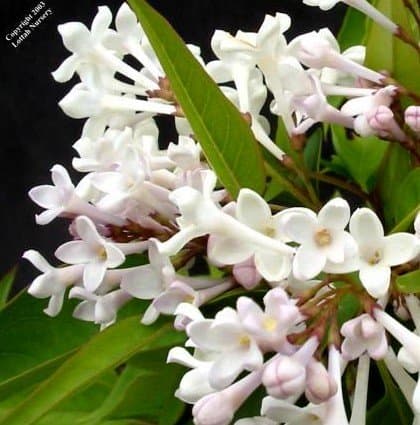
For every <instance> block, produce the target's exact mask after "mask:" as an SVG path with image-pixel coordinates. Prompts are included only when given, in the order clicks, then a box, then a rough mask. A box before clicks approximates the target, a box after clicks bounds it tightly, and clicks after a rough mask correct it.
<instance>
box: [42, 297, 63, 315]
mask: <svg viewBox="0 0 420 425" xmlns="http://www.w3.org/2000/svg"><path fill="white" fill-rule="evenodd" d="M63 301H64V291H62V292H59V293H57V294H54V295H52V296H51V298H50V301H49V302H48V307H47V308H45V309H44V313H45V314H47V315H48V316H50V317H55V316H57V315H58V313H60V311H61V308H62V307H63Z"/></svg>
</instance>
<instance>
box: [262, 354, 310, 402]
mask: <svg viewBox="0 0 420 425" xmlns="http://www.w3.org/2000/svg"><path fill="white" fill-rule="evenodd" d="M305 378H306V374H305V367H304V366H303V365H302V364H301V363H300V362H298V361H297V360H295V359H293V358H291V357H279V358H278V359H276V360H274V361H273V362H271V363H270V364H268V365H267V367H266V368H265V370H264V374H263V378H262V382H263V384H264V386H265V387H266V389H267V393H268V394H269V395H271V396H273V397H276V398H281V399H284V398H287V397H290V396H292V395H296V394H300V393H302V392H303V391H304V389H305Z"/></svg>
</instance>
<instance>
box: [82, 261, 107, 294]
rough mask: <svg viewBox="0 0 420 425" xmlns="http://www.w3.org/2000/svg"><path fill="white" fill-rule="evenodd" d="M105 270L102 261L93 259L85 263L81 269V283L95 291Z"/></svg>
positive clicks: (89, 289)
mask: <svg viewBox="0 0 420 425" xmlns="http://www.w3.org/2000/svg"><path fill="white" fill-rule="evenodd" d="M105 272H106V266H105V263H104V262H99V261H95V262H93V263H89V264H86V266H85V269H84V270H83V284H84V286H85V288H86V289H87V290H88V291H91V292H93V291H95V290H96V289H97V288H98V287H99V285H100V284H101V282H102V280H103V278H104V276H105Z"/></svg>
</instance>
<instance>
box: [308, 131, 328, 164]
mask: <svg viewBox="0 0 420 425" xmlns="http://www.w3.org/2000/svg"><path fill="white" fill-rule="evenodd" d="M323 139H324V137H323V131H322V128H321V127H319V128H317V129H316V130H315V131H314V132H313V133H312V134H311V135H310V136H309V138H308V140H307V142H306V146H305V150H304V152H303V158H304V160H305V165H306V167H307V168H309V169H310V170H312V171H318V170H319V166H320V163H321V153H322V142H323Z"/></svg>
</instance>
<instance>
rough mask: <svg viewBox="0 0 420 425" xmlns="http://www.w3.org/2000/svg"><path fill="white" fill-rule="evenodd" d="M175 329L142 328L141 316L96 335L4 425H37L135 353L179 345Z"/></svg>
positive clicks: (156, 326)
mask: <svg viewBox="0 0 420 425" xmlns="http://www.w3.org/2000/svg"><path fill="white" fill-rule="evenodd" d="M171 327H172V325H171V324H168V323H166V324H163V325H162V323H160V324H157V325H155V326H150V327H145V326H141V325H140V323H139V320H138V317H131V318H128V319H124V320H121V321H119V322H118V323H117V324H115V325H113V326H111V327H110V328H108V329H106V330H105V331H103V332H101V333H99V334H97V335H95V336H94V337H93V338H92V339H91V340H90V341H89V342H88V343H87V344H86V345H84V346H83V347H82V348H81V349H80V350H79V351H78V352H77V353H76V354H75V355H74V356H72V357H71V358H70V359H68V360H67V361H66V362H65V363H64V364H63V365H61V366H60V368H59V369H57V370H56V371H55V372H54V373H53V374H52V375H51V377H50V378H49V379H47V380H46V381H44V382H42V384H40V385H39V387H38V388H37V389H36V391H34V392H33V393H31V394H30V395H29V396H28V397H27V398H26V399H25V400H24V401H23V402H22V403H20V404H18V405H17V406H16V408H15V409H14V410H13V411H12V412H10V414H9V415H7V416H6V417H5V418H3V420H2V421H1V422H0V423H2V424H5V425H6V424H7V425H22V424H25V425H31V424H33V423H34V422H35V421H36V420H38V419H40V418H41V417H43V416H44V415H45V414H47V413H48V412H49V411H51V410H53V409H54V408H55V407H56V406H57V405H58V404H59V403H61V402H63V401H64V400H66V399H68V398H69V397H71V396H72V395H73V394H74V393H75V392H76V391H78V390H80V389H81V388H83V387H85V386H86V385H88V384H89V383H91V382H92V381H94V380H95V379H97V378H98V377H99V376H100V375H101V374H103V373H104V372H106V371H107V370H110V369H113V368H115V367H116V366H118V365H119V364H121V363H123V362H124V361H126V360H128V359H129V358H130V357H131V356H132V355H133V354H135V353H137V352H139V351H141V350H147V349H152V348H156V347H159V346H162V345H164V346H167V345H168V344H169V343H170V342H172V343H176V342H178V341H179V339H180V337H179V335H178V334H177V333H176V332H174V331H173V330H172V329H171Z"/></svg>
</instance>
